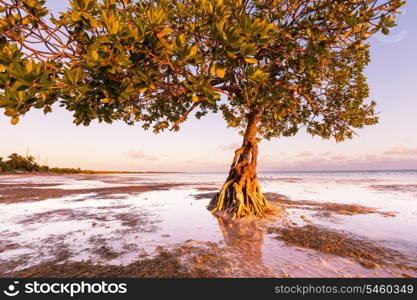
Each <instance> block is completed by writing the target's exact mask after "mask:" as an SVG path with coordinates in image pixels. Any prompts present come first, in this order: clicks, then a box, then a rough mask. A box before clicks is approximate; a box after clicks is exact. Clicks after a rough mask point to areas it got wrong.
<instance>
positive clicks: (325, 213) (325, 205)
mask: <svg viewBox="0 0 417 300" xmlns="http://www.w3.org/2000/svg"><path fill="white" fill-rule="evenodd" d="M265 196H266V197H267V199H268V201H270V202H273V203H277V204H280V205H284V206H285V207H287V208H296V209H304V210H314V211H317V214H316V215H317V216H320V217H332V215H333V214H339V215H349V216H352V215H358V214H379V215H381V216H384V217H395V216H396V214H395V212H391V211H378V210H377V209H376V208H373V207H368V206H363V205H358V204H345V203H332V202H316V201H309V200H290V199H288V197H286V196H284V195H280V194H275V193H265Z"/></svg>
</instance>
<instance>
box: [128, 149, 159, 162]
mask: <svg viewBox="0 0 417 300" xmlns="http://www.w3.org/2000/svg"><path fill="white" fill-rule="evenodd" d="M127 156H128V157H130V158H133V159H145V160H158V159H159V158H158V157H157V156H154V155H146V154H145V153H144V152H143V151H142V150H130V151H129V152H128V153H127Z"/></svg>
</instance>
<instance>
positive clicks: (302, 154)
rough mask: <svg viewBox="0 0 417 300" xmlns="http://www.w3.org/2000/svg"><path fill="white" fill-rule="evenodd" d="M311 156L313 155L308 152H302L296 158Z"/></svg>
mask: <svg viewBox="0 0 417 300" xmlns="http://www.w3.org/2000/svg"><path fill="white" fill-rule="evenodd" d="M313 155H314V153H313V152H310V151H305V152H302V153H300V154H298V156H301V157H305V156H313Z"/></svg>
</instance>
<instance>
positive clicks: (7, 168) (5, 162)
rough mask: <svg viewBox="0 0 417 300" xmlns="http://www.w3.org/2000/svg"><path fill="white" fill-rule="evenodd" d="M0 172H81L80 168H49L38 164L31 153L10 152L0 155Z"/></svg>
mask: <svg viewBox="0 0 417 300" xmlns="http://www.w3.org/2000/svg"><path fill="white" fill-rule="evenodd" d="M0 172H53V173H76V174H78V173H82V172H90V171H83V170H81V169H80V168H78V169H74V168H51V167H49V166H46V165H40V164H39V163H37V162H36V160H35V157H33V156H32V155H27V156H22V155H19V154H17V153H13V154H10V155H9V156H8V157H7V158H6V159H4V158H3V157H0Z"/></svg>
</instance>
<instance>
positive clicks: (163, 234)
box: [0, 171, 417, 277]
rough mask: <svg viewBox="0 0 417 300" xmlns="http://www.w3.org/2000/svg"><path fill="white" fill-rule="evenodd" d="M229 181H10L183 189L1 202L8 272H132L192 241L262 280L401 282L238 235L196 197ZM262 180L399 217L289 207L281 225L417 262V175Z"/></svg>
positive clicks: (195, 177) (212, 177)
mask: <svg viewBox="0 0 417 300" xmlns="http://www.w3.org/2000/svg"><path fill="white" fill-rule="evenodd" d="M225 176H226V175H225V174H221V173H211V174H210V173H207V174H117V175H57V176H27V177H25V176H24V175H19V176H1V177H0V184H13V185H14V184H16V185H19V186H20V187H22V188H24V187H25V186H30V185H31V184H54V185H55V186H51V187H48V188H57V189H66V190H76V189H96V188H106V187H117V186H131V185H144V186H145V185H155V184H167V183H182V185H181V186H179V187H176V188H170V189H166V190H158V191H151V192H143V193H130V194H124V193H116V194H115V193H112V194H111V193H109V194H96V193H94V192H92V193H83V194H75V195H68V196H65V197H61V198H54V199H47V200H43V201H33V202H18V203H8V204H6V203H2V204H0V213H1V217H0V266H1V265H3V266H7V268H8V271H12V270H19V269H24V268H27V267H30V266H34V265H37V264H39V263H42V262H45V261H53V260H56V261H86V260H90V261H92V262H93V263H100V264H103V263H105V264H122V265H125V264H129V263H131V262H133V261H135V260H137V259H139V258H140V257H144V256H145V255H149V256H152V255H154V254H155V253H156V249H157V248H158V246H162V247H163V248H170V247H173V246H174V245H178V244H183V243H185V242H187V241H188V242H190V240H191V241H196V242H207V241H210V242H215V243H218V244H219V245H220V246H222V247H224V251H225V253H230V254H231V255H232V254H233V255H234V256H236V254H239V255H238V256H241V258H242V262H243V261H244V262H250V264H249V265H250V266H252V267H253V268H254V269H255V270H256V268H258V269H259V273H258V275H259V276H262V274H263V273H262V272H265V270H269V271H270V272H271V273H272V274H273V276H277V277H287V276H289V277H322V276H325V277H352V276H353V277H356V276H402V273H403V271H401V270H398V269H395V268H390V267H378V268H373V269H369V268H365V267H363V266H362V265H360V264H358V263H357V262H355V261H353V260H352V259H350V258H344V257H338V256H334V255H330V254H323V253H320V252H317V251H315V250H312V249H307V248H301V247H295V246H288V245H286V244H285V243H284V242H282V241H279V240H276V239H275V238H274V235H272V234H268V233H266V231H265V228H254V227H250V228H249V229H248V227H245V226H240V227H239V228H235V227H233V228H232V227H230V226H227V224H223V223H222V222H221V221H219V220H218V219H217V218H215V217H213V215H212V214H211V213H210V212H209V211H207V209H206V208H205V207H206V205H207V204H208V202H209V201H210V199H200V200H196V199H195V198H194V197H193V195H195V194H199V193H207V191H201V190H199V188H209V189H210V188H212V189H218V188H219V187H220V186H221V184H222V183H223V180H224V179H225ZM259 177H260V183H261V186H262V188H263V191H264V192H274V193H279V194H283V195H285V196H287V197H288V198H289V199H291V200H295V201H299V200H311V201H316V202H333V203H343V204H360V205H363V206H369V207H373V208H377V209H378V210H381V211H393V212H395V213H396V216H395V217H386V216H381V215H379V214H365V215H352V216H351V215H337V214H336V215H333V216H332V217H331V218H321V217H317V216H316V215H315V213H316V211H314V210H301V209H297V208H290V209H288V210H287V216H286V218H285V222H284V220H283V219H278V220H276V221H275V223H274V224H272V225H274V226H285V224H284V223H288V222H290V223H294V224H297V225H299V226H303V225H306V224H311V223H312V224H314V225H322V226H325V227H327V228H330V229H337V230H343V231H346V232H350V233H353V234H355V235H358V236H362V237H365V238H370V239H372V240H374V241H375V243H377V244H380V245H382V246H384V247H389V248H392V249H395V250H398V251H400V252H402V253H405V254H407V255H408V256H409V257H416V256H417V234H416V233H417V191H416V187H415V185H416V184H417V172H413V171H410V172H316V173H313V172H304V173H303V172H298V173H295V172H294V173H261V174H260V175H259ZM39 188H40V189H42V188H44V187H39ZM1 193H2V192H1V191H0V199H1ZM34 200H35V199H34ZM63 255H64V257H62V256H63ZM414 263H415V262H413V261H410V264H414ZM240 266H241V267H242V268H244V267H245V266H243V264H241V265H240ZM246 267H247V264H246ZM261 269H262V270H261ZM3 272H4V270H3ZM406 273H407V274H408V275H410V274H412V275H417V274H415V273H412V272H411V271H406ZM253 276H257V273H256V272H254V273H253Z"/></svg>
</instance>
